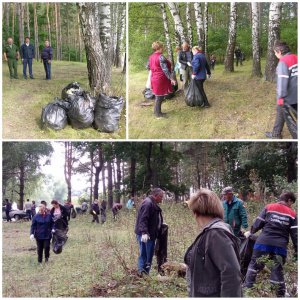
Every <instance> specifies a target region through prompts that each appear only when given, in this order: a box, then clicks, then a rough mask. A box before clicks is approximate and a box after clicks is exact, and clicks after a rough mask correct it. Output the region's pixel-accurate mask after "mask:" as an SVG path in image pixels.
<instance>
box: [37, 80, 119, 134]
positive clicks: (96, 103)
mask: <svg viewBox="0 0 300 300" xmlns="http://www.w3.org/2000/svg"><path fill="white" fill-rule="evenodd" d="M123 105H124V100H123V97H110V96H107V95H105V94H99V95H98V96H96V97H93V96H92V95H91V94H90V93H88V92H86V91H84V90H83V89H82V88H81V87H80V84H79V83H78V82H73V83H70V84H69V85H67V86H66V87H65V88H64V89H63V90H62V93H61V99H58V98H56V99H54V101H53V102H51V103H49V104H47V105H46V106H45V107H44V108H43V110H42V117H41V119H42V120H41V121H42V127H44V128H45V127H48V128H52V129H54V130H61V129H63V128H65V127H66V125H67V124H68V123H69V124H70V125H71V126H72V127H73V128H74V129H84V128H88V127H94V128H95V129H97V130H99V131H102V132H108V133H109V132H114V131H116V130H118V128H119V120H120V116H121V111H122V108H123Z"/></svg>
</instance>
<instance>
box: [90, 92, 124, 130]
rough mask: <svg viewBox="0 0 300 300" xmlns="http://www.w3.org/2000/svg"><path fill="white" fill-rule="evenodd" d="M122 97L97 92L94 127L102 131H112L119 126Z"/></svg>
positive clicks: (122, 103)
mask: <svg viewBox="0 0 300 300" xmlns="http://www.w3.org/2000/svg"><path fill="white" fill-rule="evenodd" d="M123 105H124V100H123V97H109V96H106V95H105V94H99V96H98V98H97V101H96V107H95V127H96V129H98V130H100V131H102V132H108V133H109V132H114V131H116V130H118V128H119V121H120V116H121V111H122V108H123Z"/></svg>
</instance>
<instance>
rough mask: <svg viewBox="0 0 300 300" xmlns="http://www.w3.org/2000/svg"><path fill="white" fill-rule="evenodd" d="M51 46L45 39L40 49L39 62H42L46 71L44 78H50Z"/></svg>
mask: <svg viewBox="0 0 300 300" xmlns="http://www.w3.org/2000/svg"><path fill="white" fill-rule="evenodd" d="M52 52H53V51H52V48H51V47H50V43H49V41H48V40H46V41H45V48H44V49H43V50H42V54H41V62H42V63H43V64H44V69H45V72H46V80H50V79H51V62H52Z"/></svg>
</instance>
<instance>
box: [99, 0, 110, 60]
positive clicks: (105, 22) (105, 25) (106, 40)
mask: <svg viewBox="0 0 300 300" xmlns="http://www.w3.org/2000/svg"><path fill="white" fill-rule="evenodd" d="M99 19H100V20H99V22H100V24H99V26H100V41H101V45H102V49H103V53H104V54H105V55H108V56H109V58H108V59H109V60H110V61H111V57H110V56H111V53H109V51H111V16H110V3H109V2H101V3H99Z"/></svg>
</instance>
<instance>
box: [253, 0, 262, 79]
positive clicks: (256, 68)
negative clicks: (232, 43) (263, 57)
mask: <svg viewBox="0 0 300 300" xmlns="http://www.w3.org/2000/svg"><path fill="white" fill-rule="evenodd" d="M251 5H252V55H253V62H252V76H257V77H261V76H262V73H261V64H260V46H259V45H260V43H259V38H260V37H259V32H260V29H259V28H260V26H259V19H260V18H259V10H260V8H259V6H260V3H258V2H252V3H251Z"/></svg>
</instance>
